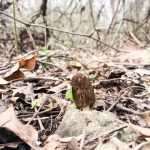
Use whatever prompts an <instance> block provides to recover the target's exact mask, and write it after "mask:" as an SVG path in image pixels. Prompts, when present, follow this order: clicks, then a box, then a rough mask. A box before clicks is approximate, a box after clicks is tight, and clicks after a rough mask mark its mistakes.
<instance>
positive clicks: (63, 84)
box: [49, 82, 68, 93]
mask: <svg viewBox="0 0 150 150" xmlns="http://www.w3.org/2000/svg"><path fill="white" fill-rule="evenodd" d="M67 85H68V82H63V83H61V84H59V85H57V86H55V87H53V88H50V90H49V91H50V92H55V93H56V92H60V91H61V90H62V89H64V88H65V87H66V88H67Z"/></svg>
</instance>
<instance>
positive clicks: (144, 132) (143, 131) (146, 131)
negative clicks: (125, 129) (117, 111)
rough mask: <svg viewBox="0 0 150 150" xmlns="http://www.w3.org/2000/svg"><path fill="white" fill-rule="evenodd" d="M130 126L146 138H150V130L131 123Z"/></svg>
mask: <svg viewBox="0 0 150 150" xmlns="http://www.w3.org/2000/svg"><path fill="white" fill-rule="evenodd" d="M129 126H130V127H131V128H133V129H134V130H135V131H137V132H140V133H141V134H142V135H144V136H145V137H150V128H143V127H141V126H138V125H134V124H131V123H130V124H129Z"/></svg>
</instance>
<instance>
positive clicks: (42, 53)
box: [39, 47, 51, 57]
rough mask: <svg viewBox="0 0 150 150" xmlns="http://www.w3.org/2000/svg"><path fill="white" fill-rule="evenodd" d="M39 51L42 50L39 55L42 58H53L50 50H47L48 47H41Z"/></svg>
mask: <svg viewBox="0 0 150 150" xmlns="http://www.w3.org/2000/svg"><path fill="white" fill-rule="evenodd" d="M39 49H40V50H39V54H40V55H41V56H46V57H49V56H51V52H50V50H48V49H46V47H40V48H39Z"/></svg>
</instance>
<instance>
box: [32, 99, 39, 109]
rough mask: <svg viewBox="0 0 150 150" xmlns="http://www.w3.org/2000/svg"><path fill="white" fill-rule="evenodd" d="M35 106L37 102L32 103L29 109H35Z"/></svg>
mask: <svg viewBox="0 0 150 150" xmlns="http://www.w3.org/2000/svg"><path fill="white" fill-rule="evenodd" d="M37 104H38V102H37V101H32V104H31V106H32V107H31V109H34V108H35V107H37Z"/></svg>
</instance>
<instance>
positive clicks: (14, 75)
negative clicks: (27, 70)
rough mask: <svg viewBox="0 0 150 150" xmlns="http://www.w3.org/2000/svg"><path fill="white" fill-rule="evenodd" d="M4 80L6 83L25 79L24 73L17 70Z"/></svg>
mask: <svg viewBox="0 0 150 150" xmlns="http://www.w3.org/2000/svg"><path fill="white" fill-rule="evenodd" d="M4 79H5V80H7V81H12V80H17V79H21V80H23V79H25V76H24V73H23V72H22V71H20V70H17V71H15V72H13V73H12V74H10V75H9V76H6V77H4Z"/></svg>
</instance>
